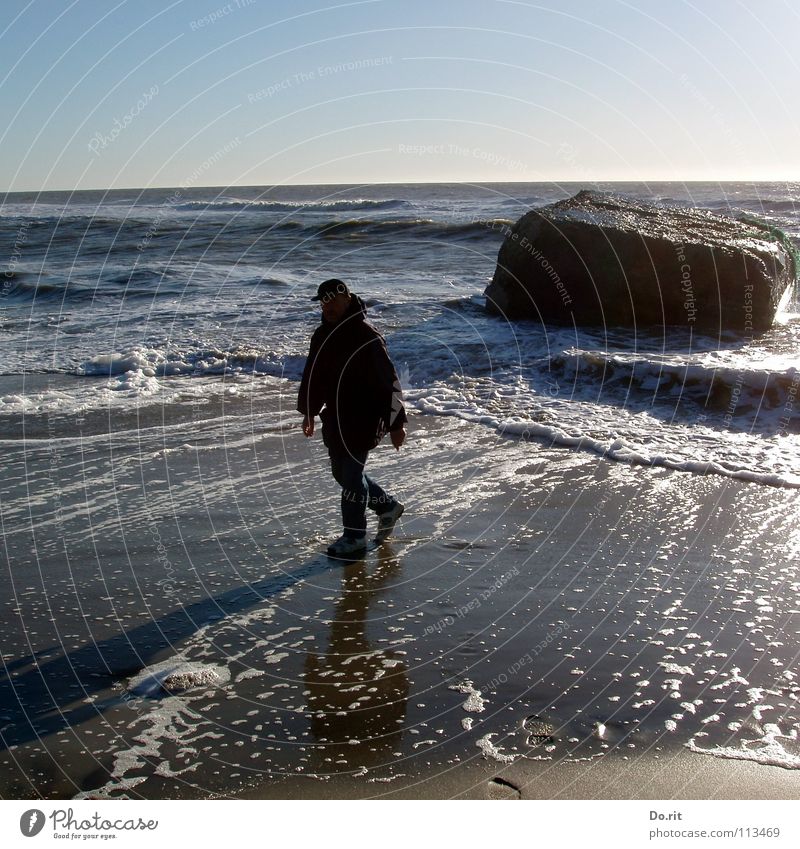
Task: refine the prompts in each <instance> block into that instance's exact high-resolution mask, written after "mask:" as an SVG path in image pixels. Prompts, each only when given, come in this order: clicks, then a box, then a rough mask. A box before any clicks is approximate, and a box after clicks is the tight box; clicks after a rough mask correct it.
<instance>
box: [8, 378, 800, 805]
mask: <svg viewBox="0 0 800 849" xmlns="http://www.w3.org/2000/svg"><path fill="white" fill-rule="evenodd" d="M266 386H267V384H263V385H262V386H260V388H259V393H258V395H257V397H256V396H254V397H253V398H252V399H239V400H238V401H235V402H234V403H233V407H231V406H229V404H228V402H226V405H225V408H224V412H225V414H226V415H228V416H229V418H228V419H225V418H222V419H219V420H209V419H208V410H207V409H206V408H204V407H203V408H198V409H197V410H196V411H195V414H196V415H197V417H198V420H199V421H202V422H203V424H202V426H198V427H196V428H193V427H192V426H191V425H187V427H186V428H185V430H184V431H181V429H175V428H173V427H163V426H162V427H159V426H158V423H157V422H150V424H149V426H148V427H146V428H145V429H143V430H140V431H138V432H132V431H125V432H123V433H120V434H118V435H111V436H109V438H108V440H107V441H106V440H103V439H100V438H94V439H92V440H90V441H88V442H86V443H84V444H83V448H82V453H81V455H80V456H78V455H75V456H72V455H70V456H57V460H58V462H57V464H56V467H55V468H54V467H52V466H51V459H52V457H53V454H52V452H51V451H50V446H48V442H49V440H41V444H38V445H34V444H32V443H31V442H30V441H29V442H27V443H25V444H20V445H16V446H13V447H10V449H9V471H10V474H9V481H11V482H12V483H9V484H8V486H9V487H12V493H11V494H12V495H13V485H14V484H13V482H14V481H18V483H17V484H16V485H17V486H24V487H25V495H24V498H25V502H24V504H25V505H27V506H26V511H27V514H29V515H27V514H24V513H22V512H19V513H13V512H12V511H7V513H6V526H5V530H6V538H7V545H8V550H9V556H10V559H11V562H12V573H11V576H12V584H13V586H4V589H5V593H4V597H5V599H6V602H5V603H4V605H3V608H2V610H3V614H2V620H0V629H1V630H2V637H3V642H4V646H6V649H5V651H6V661H7V663H9V669H11V670H12V672H11V676H12V681H13V682H14V686H15V688H16V690H15V692H18V693H21V694H22V695H23V698H26V699H28V700H29V701H28V706H29V708H33V709H32V710H29V711H28V717H27V719H25V718H23V717H17V718H16V719H15V718H14V716H11V717H8V716H7V719H6V723H7V724H6V725H5V726H4V731H3V733H4V735H5V736H4V739H6V741H7V743H12V744H13V745H16V747H17V748H16V749H15V750H14V752H13V758H10V757H9V754H10V753H9V752H3V753H2V755H0V765H2V769H3V774H4V775H5V780H4V787H3V793H2V795H4V796H6V797H8V796H12V797H14V796H16V795H20V796H21V797H25V793H26V787H27V788H30V784H29V783H28V782H29V780H28V779H25V780H24V783H20V782H22V781H23V779H22V777H21V776H22V774H23V773H24V774H25V775H29V776H34V779H33V780H34V786H35V787H36V792H37V793H40V794H42V795H44V796H46V797H50V798H74V797H76V794H77V795H78V797H82V798H118V797H120V795H126V796H128V797H134V798H213V797H220V796H221V797H226V798H227V797H246V798H356V797H358V798H361V797H362V796H368V797H375V796H381V797H384V796H386V797H390V798H391V797H395V798H401V797H402V798H418V797H419V798H451V797H465V798H473V797H474V798H487V797H489V793H490V791H491V793H492V794H493V795H492V798H505V797H506V796H508V797H512V796H513V797H516V795H517V791H516V790H515V789H514V788H521V795H522V797H523V798H637V796H635V795H633V794H638V793H641V794H646V793H650V792H652V793H653V795H648V796H646V798H670V797H673V796H675V795H676V794H684V795H683V797H686V796H685V794H692V796H693V797H695V798H706V796H704V795H703V793H704V792H707V793H708V796H707V798H721V796H719V795H718V794H719V793H720V792H722V793H729V794H730V798H755V795H754V794H756V793H761V794H766V795H763V796H760V797H761V798H779V797H780V798H792V797H795V796H796V795H797V793H798V789H799V788H798V775H799V773H798V772H797V771H796V770H790V769H784V768H781V767H776V766H765V765H761V764H753V763H745V762H744V761H727V760H721V759H718V758H715V757H713V756H711V755H702V754H697V753H694V752H690V751H689V750H688V749H685V746H684V744H685V743H687V742H689V741H690V740H695V741H696V743H697V744H698V745H702V747H703V748H709V749H716V748H718V747H733V748H736V747H739V746H746V747H748V748H749V749H750V750H751V751H758V750H760V749H763V748H764V747H765V746H767V742H768V735H769V734H770V733H771V732H770V724H771V725H773V726H775V727H778V728H779V730H780V731H781V733H782V734H783V735H784V737H782V738H780V739H779V740H778V741H777V742H778V743H779V744H781V745H783V747H784V748H783V751H784V754H785V756H786V759H787V760H786V762H787V763H791V759H792V758H793V757H795V755H794V749H793V746H794V744H793V743H792V742H791V741H790V740H789V739H788V737H787V736H785V735H789V734H790V732H791V731H792V729H796V728H798V726H800V718H798V711H797V693H798V690H800V688H799V687H798V686H797V684H796V683H795V682H794V679H793V677H792V676H793V673H791V670H790V667H791V665H792V663H793V660H794V654H795V648H794V644H793V643H792V644H791V645H790V644H789V643H790V642H791V641H790V640H789V639H787V638H788V637H789V635H790V634H792V626H791V623H792V622H796V621H797V619H796V617H797V616H798V615H800V614H798V613H797V611H796V610H795V608H794V607H793V606H792V599H793V598H794V595H793V594H792V593H791V591H790V588H791V586H793V582H794V581H796V579H797V574H796V573H797V560H796V554H795V553H793V552H794V551H795V548H794V546H795V545H796V539H795V538H796V535H797V531H796V528H795V526H794V515H795V507H794V502H793V500H792V498H791V493H790V492H787V491H785V490H776V489H774V488H771V487H764V486H759V485H757V484H752V483H746V482H741V481H734V480H731V479H727V478H721V477H717V476H697V475H693V474H691V473H686V472H674V471H669V470H666V469H660V468H652V467H641V466H631V465H627V464H620V463H612V462H610V461H607V460H604V459H602V458H598V457H595V456H593V455H591V454H587V453H582V452H578V451H571V450H567V449H560V448H552V447H546V446H542V445H539V444H536V443H532V442H524V441H520V440H518V439H510V438H507V437H503V436H501V435H498V434H497V433H495V432H493V431H491V430H490V429H488V428H485V427H481V426H479V425H476V424H471V423H468V422H465V421H463V420H459V419H454V418H448V417H427V416H421V417H415V418H414V419H413V421H412V424H411V428H410V436H409V442H408V445H407V447H406V448H404V449H403V451H401V452H400V453H399V454H398V453H395V452H394V451H393V450H392V449H391V447H390V446H382V447H381V448H379V449H378V450H376V451H375V452H374V453H373V455H372V456H371V458H370V464H369V467H368V471H369V472H370V474H372V475H374V476H375V477H376V479H377V480H379V481H380V482H381V483H382V484H384V485H386V487H387V488H388V489H390V490H394V491H395V492H396V494H398V495H399V496H400V497H401V499H402V500H404V502H405V503H406V511H407V512H406V514H405V515H404V516H403V519H402V520H401V522H400V524H399V526H398V530H397V534H396V537H395V538H393V540H392V541H390V543H389V544H387V545H385V546H383V547H382V548H381V549H380V550H379V551H377V552H373V553H371V554H369V555H367V556H366V557H365V558H364V560H361V561H358V562H355V563H352V564H346V565H344V566H342V564H336V563H335V562H332V561H330V560H329V559H328V558H327V557H325V556H324V555H323V554H321V552H323V551H324V546H325V545H326V543H327V541H328V539H329V538H331V537H333V536H335V534H336V532H337V525H338V489H337V487H336V486H335V484H334V483H333V481H332V480H330V479H329V477H330V476H329V473H328V469H327V458H326V453H325V450H324V447H323V446H322V444H321V440H319V438H315V439H313V440H305V439H304V438H303V437H302V436H301V435H300V432H299V424H298V418H299V417H297V416H296V414H295V413H294V412H293V406H294V405H293V396H294V393H295V392H296V388H295V386H294V384H292V383H290V382H288V381H283V382H281V381H276V382H273V383H270V384H269V386H270V387H271V388H265V387H266ZM256 402H257V406H251V407H250V410H251V412H250V418H245V419H243V418H242V417H241V415H239V413H240V412H241V409H244V408H246V407H247V404H248V403H249V404H251V405H253V404H256ZM237 404H238V405H239V406H236V405H237ZM240 408H241V409H240ZM209 422H212V424H209ZM247 434H249V437H248V436H247ZM17 472H20V475H17V474H16V473H17ZM87 473H88V475H89V477H87ZM89 481H91V498H92V507H91V510H90V511H88V512H87V509H86V498H87V492H89V490H88V489H87V486H88V484H89ZM56 487H58V489H57V491H58V492H59V498H60V501H59V502H58V507H59V511H58V515H57V516H54V515H53V514H52V501H51V499H52V493H53V492H54V491H56V490H55V488H56ZM32 528H33V529H34V531H33V533H34V534H35V540H36V543H35V545H38V548H35V549H34V550H35V551H36V554H37V556H36V559H35V560H32V559H31V555H30V550H31V549H30V536H31V533H32V530H31V529H32ZM62 551H65V552H66V555H67V557H68V558H69V563H70V564H74V565H73V567H72V568H73V570H74V571H73V572H72V573H71V574H72V577H71V578H70V577H69V576H65V575H64V568H63V566H64V561H63V556H64V555H63V554H62V553H61V552H62ZM33 569H35V570H37V571H38V572H39V573H40V574H41V575H42V576H43V578H44V580H45V581H46V586H47V591H46V592H42V591H36V589H35V586H34V587H31V589H29V590H27V589H26V583H25V581H26V580H27V578H26V576H28V575H31V574H34V573H33V572H32V570H33ZM5 580H8V579H5ZM15 597H17V598H19V616H21V617H22V622H23V623H25V628H26V630H25V631H23V632H20V630H19V625H18V622H19V621H20V620H19V618H18V615H17V614H16V613H14V612H13V609H12V604H13V603H12V602H11V600H12V599H14V598H15ZM47 610H53V611H55V613H56V614H57V617H56V618H55V619H53V620H52V621H49V620H48V616H47V613H46V611H47ZM87 617H88V618H87ZM88 623H91V627H90V628H87V624H88ZM65 637H67V639H65ZM27 640H30V641H31V645H32V648H33V650H34V651H38V652H42V654H40V655H39V657H38V658H30V657H28V658H26V651H25V649H24V646H25V644H26V641H27ZM59 645H60V646H63V650H59V649H58V646H59ZM526 657H527V658H529V660H524V661H523V659H524V658H526ZM170 670H172V671H174V672H177V673H181V672H182V671H184V672H185V671H190V672H199V673H200V674H201V679H202V680H203V681H205V682H206V683H205V684H204V685H202V686H198V687H194V688H193V687H189V688H188V689H186V690H185V691H182V692H176V693H166V692H164V691H163V689H160V684H158V682H159V681H161V680H163V675H164V674H166V672H168V671H170ZM42 675H44V676H46V678H47V680H48V681H49V683H50V690H49V691H45V690H43V689H42ZM159 676H161V677H159ZM142 680H144V681H150V682H151V684H150V685H148V686H146V687H144V689H142V688H141V684H137V683H136V682H141V681H142ZM76 688H77V689H76ZM81 691H82V692H83V694H84V695H83V696H80V693H81ZM48 692H49V695H48ZM6 697H7V698H5V701H4V704H8V703H9V702H10V696H9V694H8V693H6ZM48 699H49V700H50V703H49V704H48V703H47V700H48ZM37 700H38V701H37ZM43 700H44V703H43ZM12 706H13V705H12ZM56 708H57V710H56ZM756 714H758V715H759V716H763V720H761V721H757V720H756V719H755V718H754V716H755V715H756ZM676 717H677V718H676ZM9 719H10V720H11V721H10V725H9ZM10 728H11V729H13V733H12V732H11V731H10V730H9V729H10ZM601 728H602V731H600V730H599V729H601ZM9 734H11V736H9ZM40 738H41V741H42V742H41V744H40V743H39V739H40ZM481 741H483V742H481ZM479 744H480V745H481V747H482V749H483V751H484V753H485V754H482V752H481V749H479V748H478V746H479ZM89 753H90V759H89V760H88V761H87V760H86V755H87V754H89ZM485 755H488V757H486V756H485ZM492 755H494V756H495V757H499V758H500V761H497V760H495V759H494V758H493V757H492ZM626 755H627V757H628V758H629V760H628V761H625V760H623V758H624V757H625V756H626ZM536 758H547V760H534V759H536ZM511 760H513V761H514V762H513V763H503V762H502V761H511ZM55 764H58V766H57V767H55V768H54V765H55ZM20 771H22V772H20ZM353 772H358V773H360V776H359V777H357V778H353V777H352V776H351V775H350V774H351V773H353ZM292 773H294V774H295V775H296V777H294V778H292V779H287V778H273V777H271V776H275V775H276V774H284V775H286V774H292ZM323 773H329V774H332V777H330V778H327V779H315V778H312V777H311V776H312V775H320V774H323ZM498 776H500V777H502V778H503V782H496V783H494V784H490V782H491V781H492V779H493V778H495V777H498ZM703 776H706V777H705V778H703ZM371 779H375V780H374V781H373V780H371ZM718 788H719V789H718ZM725 788H727V789H725ZM27 792H30V789H28V791H27ZM286 794H288V796H287V795H286ZM317 794H319V795H317ZM417 794H420V795H417ZM422 794H424V795H422ZM504 794H505V795H504ZM643 797H644V796H643Z"/></svg>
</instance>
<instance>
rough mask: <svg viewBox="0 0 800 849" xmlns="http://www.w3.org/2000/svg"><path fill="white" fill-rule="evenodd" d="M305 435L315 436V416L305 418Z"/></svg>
mask: <svg viewBox="0 0 800 849" xmlns="http://www.w3.org/2000/svg"><path fill="white" fill-rule="evenodd" d="M303 433H304V434H305V435H306V436H313V435H314V417H313V416H305V417H304V418H303Z"/></svg>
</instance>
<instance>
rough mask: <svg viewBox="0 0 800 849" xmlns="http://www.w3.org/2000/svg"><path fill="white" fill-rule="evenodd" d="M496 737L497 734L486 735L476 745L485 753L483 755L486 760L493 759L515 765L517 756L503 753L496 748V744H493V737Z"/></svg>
mask: <svg viewBox="0 0 800 849" xmlns="http://www.w3.org/2000/svg"><path fill="white" fill-rule="evenodd" d="M496 736H497V735H496V734H486V735H484V736H483V737H481V738H480V739H479V740H476V741H475V745H476V746H477V747H478V748H479V749H480V750H481V751H482V752H483V755H484V757H486V758H491V759H492V760H495V761H499V762H500V763H503V764H511V763H514V761H515V760H516V759H517V758H516V756H515V755H509V754H507V753H505V752H503V751H502V750H501V749H499V748H498V747H497V746H495V745H494V743H492V737H496Z"/></svg>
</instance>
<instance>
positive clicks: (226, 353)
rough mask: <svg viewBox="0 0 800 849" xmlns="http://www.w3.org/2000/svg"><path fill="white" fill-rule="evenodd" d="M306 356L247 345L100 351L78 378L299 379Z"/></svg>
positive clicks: (81, 367) (79, 371)
mask: <svg viewBox="0 0 800 849" xmlns="http://www.w3.org/2000/svg"><path fill="white" fill-rule="evenodd" d="M304 364H305V356H299V355H298V356H292V355H286V354H283V355H281V354H278V353H276V352H274V351H270V350H264V349H260V348H254V347H250V346H246V345H241V346H236V347H234V348H231V349H230V350H226V349H222V348H213V347H202V346H197V347H190V348H163V349H162V348H144V347H136V348H131V349H130V350H128V351H116V352H113V353H110V354H99V355H97V356H95V357H92V358H91V359H89V360H86V361H85V362H83V363H81V364H80V365H79V366H78V367H77V368H76V369H75V374H76V375H77V376H78V377H119V376H124V375H129V374H130V375H134V376H135V375H139V374H141V376H142V377H144V378H151V377H171V376H177V375H189V376H212V375H234V374H242V373H244V374H262V375H271V376H274V377H287V378H291V379H294V380H299V379H300V377H301V375H302V372H303V365H304Z"/></svg>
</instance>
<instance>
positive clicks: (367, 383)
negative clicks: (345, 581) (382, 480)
mask: <svg viewBox="0 0 800 849" xmlns="http://www.w3.org/2000/svg"><path fill="white" fill-rule="evenodd" d="M311 300H312V301H320V303H321V305H322V324H321V325H320V326H319V327H318V328H317V329H316V331H315V332H314V335H313V336H312V337H311V346H310V349H309V352H308V360H307V362H306V367H305V369H304V371H303V379H302V381H301V383H300V393H299V397H298V399H297V409H298V410H299V411H300V412H301V413H302V414H303V433H304V434H305V435H306V436H307V437H310V436H313V435H314V419H315V418H316V416H317V414H319V413H320V411H321V418H322V439H323V441H324V443H325V445H326V446H327V448H328V455H329V456H330V459H331V471H332V472H333V477H334V478H335V480H336V482H337V483H338V484H339V485H340V486H341V487H342V524H343V526H344V532H343V534H342V536H341V537H339V539H337V540H336V542H334V543H333V544H332V545H331V546H329V548H328V554H329V555H331V556H332V557H348V556H353V555H357V554H360V553H361V552H363V551H364V549H365V548H366V547H367V516H366V510H367V507H369V508H370V509H371V510H373V511H374V512H375V513H377V514H378V533H377V536H376V537H375V542H376V543H377V544H380V543H382V542H384V540H386V539H387V537H389V535H390V534H391V533H392V531H393V530H394V526H395V524H396V523H397V520H398V519H399V518H400V516H402V514H403V509H404V508H403V505H402V504H401V503H400V502H399V501H398V500H397V499H396V498H393V497H392V496H390V495H387V494H386V492H384V491H383V489H381V487H380V486H378V484H377V483H375V481H373V480H371V479H370V478H369V477H367V476H366V475H365V474H364V466H365V465H366V462H367V456H368V454H369V452H370V451H371V450H372V449H373V448H374V447H375V446H376V445H377V444H378V443H379V442H380V441H381V439H382V438H383V436H384V435H385V434H386V432H387V431H388V432H389V435H390V437H391V440H392V445H394V447H395V448H396V449H397V450H399V449H400V446H401V445H402V444H403V443H404V442H405V438H406V431H405V427H404V425H405V423H406V421H407V418H406V413H405V410H404V408H403V394H402V390H401V388H400V381H399V380H398V379H397V373H396V372H395V369H394V366H393V365H392V361H391V360H390V359H389V354H388V352H387V350H386V343H385V342H384V341H383V337H382V336H381V335H380V333H378V331H377V330H375V328H374V327H372V326H371V325H370V324H368V323H367V321H366V316H367V308H366V306H365V304H364V302H363V301H362V300H361V298H359V297H358V296H357V295H354V294H352V293H351V292H350V290H349V289H348V288H347V286H346V285H345V284H344V283H343V282H342V281H341V280H326V281H325V282H324V283H321V284H320V286H319V289H318V290H317V294H316V295H315V296H314V297H313V298H312V299H311Z"/></svg>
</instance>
